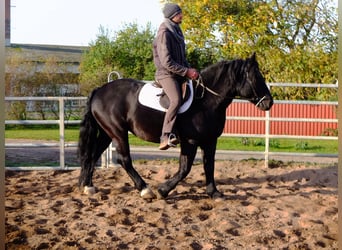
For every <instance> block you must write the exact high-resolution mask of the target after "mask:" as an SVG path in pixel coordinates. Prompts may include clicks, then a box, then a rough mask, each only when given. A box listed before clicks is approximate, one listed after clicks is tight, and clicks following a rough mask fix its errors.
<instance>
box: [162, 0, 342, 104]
mask: <svg viewBox="0 0 342 250" xmlns="http://www.w3.org/2000/svg"><path fill="white" fill-rule="evenodd" d="M162 2H166V1H162ZM178 2H179V4H180V6H181V7H182V9H183V12H184V16H185V17H184V19H183V24H182V28H183V31H184V32H185V37H186V40H187V46H188V52H189V55H192V54H194V55H197V56H194V57H193V58H194V59H197V63H198V65H199V66H202V67H203V66H205V65H206V64H208V61H205V60H203V61H202V58H206V59H207V58H208V57H200V56H198V55H202V54H203V53H204V54H207V55H210V57H209V58H210V60H220V59H234V58H245V57H247V56H249V55H250V54H252V53H253V52H257V56H258V61H259V63H260V68H261V69H262V71H263V72H264V75H265V77H266V80H267V81H268V82H311V83H312V82H317V83H322V82H323V83H333V82H335V81H336V79H337V12H336V7H334V6H333V4H332V1H331V0H312V1H309V0H193V1H186V0H179V1H178ZM190 58H191V57H190ZM198 61H199V62H198ZM279 94H280V93H279ZM292 94H293V93H289V94H288V95H287V97H285V96H284V95H283V96H282V97H284V98H289V97H292V96H293V95H292ZM311 94H313V93H301V94H300V95H298V96H301V97H302V98H309V97H308V95H311Z"/></svg>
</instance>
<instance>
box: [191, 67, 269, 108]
mask: <svg viewBox="0 0 342 250" xmlns="http://www.w3.org/2000/svg"><path fill="white" fill-rule="evenodd" d="M246 81H247V83H248V84H249V85H250V86H251V88H252V90H253V93H254V95H255V97H253V98H245V97H242V96H234V97H226V98H225V99H240V100H246V101H257V103H256V104H255V106H256V107H258V106H259V105H260V104H261V103H262V102H263V101H264V100H265V99H266V98H267V97H266V96H263V97H262V98H260V97H258V95H257V94H256V91H255V89H254V88H253V85H252V83H251V82H250V81H249V79H248V72H247V77H246ZM195 82H196V86H195V89H196V91H195V92H196V93H197V89H198V87H199V86H200V87H202V92H201V94H200V96H196V98H197V99H202V98H203V96H204V92H205V91H206V90H207V91H208V92H209V93H211V94H213V95H215V96H218V97H220V96H221V95H220V94H218V93H217V92H215V91H214V90H212V89H210V88H208V87H207V86H205V84H204V82H203V79H202V76H201V75H199V76H198V79H197V80H195Z"/></svg>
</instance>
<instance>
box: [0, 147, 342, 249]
mask: <svg viewBox="0 0 342 250" xmlns="http://www.w3.org/2000/svg"><path fill="white" fill-rule="evenodd" d="M33 153H34V152H33V151H32V154H33ZM43 156H44V157H45V158H47V159H49V157H52V156H51V155H50V156H49V155H48V154H46V153H44V154H42V157H43ZM25 157H26V159H31V158H34V157H36V156H34V155H30V154H29V153H28V152H27V153H26V155H25V156H23V158H25ZM53 157H56V156H55V155H54V156H53ZM15 159H20V157H19V156H18V155H15V154H14V153H13V152H12V151H9V150H7V151H6V161H10V160H11V161H14V160H15ZM57 159H58V155H57ZM51 160H52V161H55V160H54V159H51ZM135 166H136V169H137V170H138V171H139V173H140V174H141V175H142V176H143V178H144V179H145V180H146V181H147V182H148V183H149V184H150V186H151V187H152V189H153V190H154V191H155V192H156V187H157V186H158V184H159V183H162V182H164V181H165V180H166V179H168V178H170V176H172V175H173V174H174V173H175V172H176V171H177V168H178V165H177V162H176V161H174V160H168V161H160V160H148V161H142V160H140V161H137V162H136V164H135ZM78 175H79V169H76V170H67V171H61V170H44V171H42V170H37V171H12V170H7V171H6V182H5V185H6V201H5V209H6V249H163V250H164V249H177V250H178V249H337V234H338V233H337V230H338V226H337V221H338V216H337V214H338V208H337V164H328V165H324V166H323V165H322V164H309V163H293V162H292V163H284V164H279V165H278V166H276V167H275V166H274V167H273V168H267V169H266V168H265V167H264V162H263V161H261V160H245V161H217V162H216V172H215V176H216V181H217V186H218V189H219V190H220V191H221V192H222V193H223V194H224V199H223V200H218V201H217V200H212V199H210V198H208V197H207V195H206V194H205V186H204V185H205V180H204V173H203V167H202V164H201V162H196V164H195V165H194V166H193V169H192V171H191V172H190V174H189V176H188V177H187V178H186V179H185V181H183V182H182V183H180V184H179V185H178V186H177V188H176V189H175V190H174V191H172V192H171V193H170V195H169V197H168V198H167V199H166V200H162V199H156V200H153V201H151V202H146V201H144V200H143V199H141V198H140V197H139V193H138V191H136V190H135V189H134V187H133V184H132V181H131V180H130V179H129V178H128V176H127V174H126V173H125V172H124V170H123V169H122V168H108V169H97V171H96V172H95V176H94V183H95V185H96V187H97V193H96V194H94V195H93V196H86V195H84V194H82V192H80V190H79V189H78V187H77V182H78Z"/></svg>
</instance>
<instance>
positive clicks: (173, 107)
mask: <svg viewBox="0 0 342 250" xmlns="http://www.w3.org/2000/svg"><path fill="white" fill-rule="evenodd" d="M158 82H159V84H160V85H161V86H162V87H163V90H164V92H165V94H166V95H167V96H168V97H169V99H170V106H169V108H168V110H167V111H166V114H165V117H164V123H163V129H162V135H164V134H167V133H171V132H173V126H174V124H175V122H176V118H177V112H178V109H179V108H180V106H181V102H182V91H181V87H180V83H178V82H177V80H176V79H174V78H164V79H162V80H158Z"/></svg>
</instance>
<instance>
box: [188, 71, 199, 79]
mask: <svg viewBox="0 0 342 250" xmlns="http://www.w3.org/2000/svg"><path fill="white" fill-rule="evenodd" d="M198 75H199V74H198V72H197V70H196V69H194V68H189V69H188V71H187V72H186V76H187V77H188V78H190V79H192V80H196V79H197V78H198Z"/></svg>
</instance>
